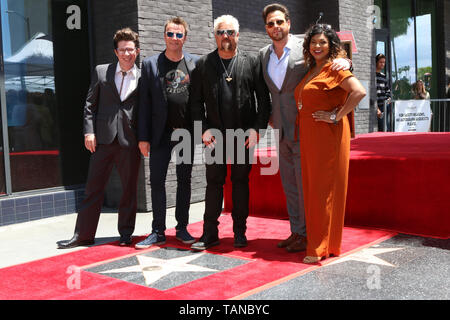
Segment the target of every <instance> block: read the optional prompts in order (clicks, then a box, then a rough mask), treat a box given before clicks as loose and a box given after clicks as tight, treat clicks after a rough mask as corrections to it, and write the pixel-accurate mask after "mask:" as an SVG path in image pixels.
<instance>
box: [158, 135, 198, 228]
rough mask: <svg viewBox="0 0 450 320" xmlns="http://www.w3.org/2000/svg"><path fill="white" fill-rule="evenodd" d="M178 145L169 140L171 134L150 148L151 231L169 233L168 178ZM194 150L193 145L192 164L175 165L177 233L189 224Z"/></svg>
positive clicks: (192, 146) (193, 146)
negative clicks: (168, 170) (172, 157)
mask: <svg viewBox="0 0 450 320" xmlns="http://www.w3.org/2000/svg"><path fill="white" fill-rule="evenodd" d="M177 143H178V142H177V141H170V134H164V135H163V137H162V139H161V142H160V144H159V145H158V146H156V147H153V146H151V145H150V187H151V197H152V208H153V222H152V229H153V230H152V232H156V233H164V231H165V230H166V206H167V200H166V176H167V169H168V167H169V162H170V158H171V155H172V151H173V148H174V147H175V145H176V144H177ZM194 151H195V145H194V143H191V154H190V158H191V161H190V163H181V164H177V165H176V175H177V194H176V209H175V218H176V220H177V226H176V230H182V229H185V228H186V227H187V225H188V223H189V208H190V202H191V174H192V163H193V161H194Z"/></svg>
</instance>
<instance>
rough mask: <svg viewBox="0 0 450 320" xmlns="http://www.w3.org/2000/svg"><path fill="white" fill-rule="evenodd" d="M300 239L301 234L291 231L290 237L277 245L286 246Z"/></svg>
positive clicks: (279, 246)
mask: <svg viewBox="0 0 450 320" xmlns="http://www.w3.org/2000/svg"><path fill="white" fill-rule="evenodd" d="M298 239H300V235H299V234H298V233H291V235H290V236H289V238H287V239H286V240H283V241H280V242H278V244H277V247H278V248H286V247H287V246H288V245H290V244H291V243H292V242H294V241H296V240H298Z"/></svg>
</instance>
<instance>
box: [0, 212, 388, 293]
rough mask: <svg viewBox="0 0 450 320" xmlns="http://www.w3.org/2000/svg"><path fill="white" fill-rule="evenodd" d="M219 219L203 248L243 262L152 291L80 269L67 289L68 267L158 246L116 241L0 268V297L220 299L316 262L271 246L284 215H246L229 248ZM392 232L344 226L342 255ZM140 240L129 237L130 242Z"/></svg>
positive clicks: (229, 236) (195, 227)
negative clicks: (214, 238) (216, 242)
mask: <svg viewBox="0 0 450 320" xmlns="http://www.w3.org/2000/svg"><path fill="white" fill-rule="evenodd" d="M220 221H221V224H220V227H219V228H220V237H221V244H220V246H218V247H213V248H211V250H210V251H208V252H209V253H212V254H215V255H218V256H226V257H232V258H236V259H242V260H247V261H248V262H247V263H245V264H243V265H240V266H237V267H234V268H231V269H228V270H225V271H222V272H218V273H215V274H212V275H208V276H206V277H203V278H200V279H197V280H194V281H191V282H188V283H185V284H183V285H179V286H176V287H173V288H171V289H168V290H156V289H153V288H148V287H146V286H143V285H136V284H132V283H129V282H125V281H123V280H118V279H114V278H110V277H108V276H105V275H101V274H97V273H91V272H87V271H81V273H80V278H79V279H80V282H79V288H75V289H69V288H68V286H67V283H68V280H70V277H71V276H73V274H71V273H67V272H68V268H69V267H70V266H79V267H81V268H83V267H84V269H86V267H87V266H91V265H93V264H99V263H100V262H102V261H103V262H104V261H108V260H114V259H118V258H123V257H126V256H130V255H136V254H140V253H143V252H145V251H151V250H159V248H153V249H148V250H139V251H138V250H135V249H134V248H131V247H119V246H118V245H117V242H116V243H112V244H107V245H101V246H96V247H90V248H87V249H83V250H80V251H77V252H73V253H67V254H63V255H60V256H56V257H52V258H48V259H43V260H38V261H34V262H30V263H26V264H22V265H17V266H12V267H8V268H4V269H0V288H1V289H0V299H2V300H14V299H27V300H33V299H57V300H67V299H74V300H78V299H89V300H103V299H121V300H127V299H133V300H139V299H149V300H159V299H166V300H178V299H183V300H223V299H232V298H240V297H245V296H246V295H248V294H249V292H257V291H258V288H261V287H262V286H265V287H267V286H268V285H269V286H271V285H273V284H275V283H280V282H283V281H284V279H287V278H288V277H289V276H291V277H292V276H293V275H299V274H301V273H302V272H308V271H310V270H314V269H316V268H317V267H319V266H311V265H305V264H303V263H301V261H302V259H303V256H304V253H302V254H289V253H287V252H286V251H285V250H284V249H278V248H277V247H276V244H277V242H278V241H279V240H280V239H284V238H286V237H287V236H288V235H289V234H290V232H289V223H288V221H286V220H276V219H265V218H257V217H249V219H248V230H247V237H248V240H249V246H248V247H246V248H243V249H242V250H237V249H235V248H234V247H233V233H232V223H231V217H230V216H229V215H224V216H222V217H221V218H220ZM202 225H203V224H202V223H201V222H199V223H195V224H192V225H190V226H189V231H190V232H192V234H193V235H194V236H195V237H199V236H200V235H201V230H202ZM167 234H168V235H169V237H168V241H167V243H166V245H165V246H168V247H178V246H179V242H178V241H176V240H175V239H174V230H173V229H172V230H169V231H168V232H167ZM394 235H395V234H393V233H390V232H385V231H379V230H378V231H377V230H364V229H354V228H345V230H344V236H343V245H342V249H343V250H342V251H343V255H345V254H348V253H350V252H351V251H354V250H356V249H358V248H362V247H367V246H369V245H373V244H374V243H378V242H381V241H383V240H385V239H387V238H390V237H392V236H394ZM141 239H142V238H140V239H135V242H136V241H139V240H141ZM329 261H333V259H328V260H326V261H325V262H324V263H327V262H329ZM69 283H70V281H69Z"/></svg>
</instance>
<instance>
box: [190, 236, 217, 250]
mask: <svg viewBox="0 0 450 320" xmlns="http://www.w3.org/2000/svg"><path fill="white" fill-rule="evenodd" d="M219 244H220V242H219V238H211V237H203V236H202V237H200V239H199V241H197V242H195V243H193V244H192V246H191V249H192V250H195V251H203V250H206V249H208V248H211V247H213V246H217V245H219Z"/></svg>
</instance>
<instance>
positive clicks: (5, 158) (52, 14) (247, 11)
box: [0, 0, 450, 226]
mask: <svg viewBox="0 0 450 320" xmlns="http://www.w3.org/2000/svg"><path fill="white" fill-rule="evenodd" d="M272 2H273V1H267V0H253V1H238V0H169V1H167V0H165V1H163V0H127V1H124V0H0V9H1V15H0V19H1V24H0V26H1V33H0V34H1V41H0V54H1V56H2V57H1V58H2V59H1V63H2V64H1V71H0V103H1V114H0V116H1V125H2V128H1V130H2V131H1V132H2V136H1V139H0V144H1V145H0V148H1V150H2V155H1V156H0V226H1V225H8V224H13V223H19V222H25V221H30V220H35V219H41V218H46V217H52V216H56V215H62V214H67V213H73V212H76V210H77V207H78V205H79V204H80V201H82V199H83V194H84V189H83V188H84V183H85V179H86V176H87V167H88V161H89V152H88V151H86V150H85V148H84V143H83V135H82V123H83V122H82V114H83V106H84V99H85V96H86V93H87V89H88V86H89V81H90V72H91V70H92V69H93V68H94V66H95V65H97V64H101V63H108V62H111V61H115V56H114V53H113V45H112V36H113V34H114V32H115V31H116V30H117V29H120V28H122V27H131V28H132V29H134V30H136V31H138V32H139V34H140V42H141V49H142V51H141V56H140V58H139V61H141V60H142V59H143V58H145V57H147V56H151V55H153V54H156V53H159V52H161V51H162V50H163V49H164V41H163V28H164V23H165V21H166V20H167V19H169V18H171V17H173V16H182V17H184V18H185V19H186V20H187V22H188V23H189V25H190V30H189V33H188V38H187V42H186V44H185V50H187V51H189V52H191V53H194V54H197V55H204V54H206V53H209V52H211V51H212V50H214V49H215V41H214V36H213V20H214V18H216V17H218V16H220V15H222V14H231V15H233V16H235V17H236V18H237V19H238V20H239V22H240V43H239V46H240V48H241V49H243V50H245V51H249V52H254V53H256V52H257V51H258V50H259V49H260V48H261V47H263V46H265V45H267V44H269V43H270V39H269V38H268V36H267V35H266V33H265V28H264V23H263V20H262V15H261V13H262V9H263V8H264V6H265V5H267V4H269V3H272ZM279 2H280V3H282V4H284V5H286V6H287V7H288V8H289V10H290V12H291V32H292V33H293V34H299V35H300V34H303V33H304V32H305V30H306V29H307V28H308V27H309V26H310V25H311V24H314V23H315V22H316V21H317V20H318V19H319V17H321V18H320V22H322V23H328V24H331V25H332V26H333V28H335V29H336V30H337V31H339V34H340V36H342V38H343V39H344V38H345V39H347V40H350V41H352V43H353V48H352V53H351V58H352V61H353V64H354V73H355V75H356V76H357V77H358V79H359V80H361V82H362V83H363V85H364V86H365V87H366V89H367V91H368V93H369V94H368V97H367V98H366V99H365V100H363V101H362V102H361V104H360V105H359V106H358V108H357V109H356V117H355V128H356V133H357V134H361V133H368V132H373V131H375V130H376V110H375V101H376V92H375V62H374V60H375V55H376V54H377V53H380V52H382V53H385V54H386V56H387V57H388V66H387V70H386V71H387V73H388V75H389V77H390V79H391V83H392V84H393V85H394V87H393V93H394V97H395V98H398V99H401V98H403V97H404V96H402V90H403V86H402V85H406V86H407V85H409V86H410V85H411V84H412V83H413V82H414V81H416V80H418V79H423V80H425V81H426V83H427V86H428V88H429V90H430V93H431V96H432V97H433V98H441V97H444V96H445V89H446V87H447V85H448V82H449V80H448V78H449V77H450V31H449V30H450V28H449V23H450V22H449V21H450V1H447V0H395V1H393V0H358V1H350V0H317V1H307V0H280V1H279ZM271 136H272V134H271V132H270V130H269V132H268V135H267V138H266V139H265V140H264V141H262V142H261V145H262V146H267V145H271V144H272V142H271ZM201 159H202V155H201V150H200V148H198V149H197V152H196V161H195V166H194V170H193V178H192V183H193V194H192V202H196V201H201V200H203V198H204V190H205V186H206V184H205V179H204V166H203V165H202V161H201ZM148 177H149V168H148V160H146V161H143V162H142V164H141V171H140V178H139V194H138V198H139V210H140V211H150V210H151V201H150V190H149V184H148ZM175 188H176V178H175V169H174V167H173V166H172V165H171V167H169V173H168V179H167V189H168V206H173V205H174V202H175ZM120 192H121V190H120V182H119V180H118V177H117V174H113V175H112V177H111V181H110V183H109V185H108V188H107V192H106V195H105V205H106V206H108V207H114V206H116V205H117V201H118V198H119V193H120Z"/></svg>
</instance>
